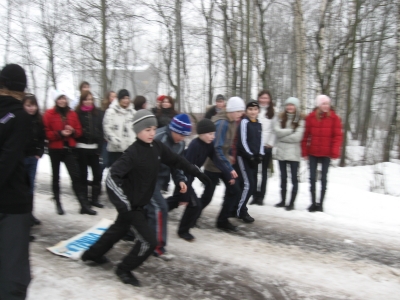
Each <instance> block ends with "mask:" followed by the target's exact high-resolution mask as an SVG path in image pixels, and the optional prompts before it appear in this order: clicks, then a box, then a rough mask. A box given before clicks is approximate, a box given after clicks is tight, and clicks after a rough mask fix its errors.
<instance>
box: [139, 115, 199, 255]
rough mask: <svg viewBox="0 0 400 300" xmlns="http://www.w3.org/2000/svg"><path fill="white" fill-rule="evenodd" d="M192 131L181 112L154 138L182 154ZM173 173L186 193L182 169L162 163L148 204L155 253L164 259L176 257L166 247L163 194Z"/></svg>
mask: <svg viewBox="0 0 400 300" xmlns="http://www.w3.org/2000/svg"><path fill="white" fill-rule="evenodd" d="M191 131H192V124H191V122H190V119H189V116H188V115H186V114H179V115H177V116H175V117H174V118H173V119H172V120H171V122H170V123H169V126H164V127H162V128H159V129H157V133H156V136H155V138H154V139H155V140H156V141H160V142H161V143H163V144H164V145H165V146H167V147H168V148H169V149H170V150H171V151H172V152H174V153H175V154H178V155H180V156H182V155H183V151H184V150H185V142H184V139H185V137H187V136H189V135H190V133H191ZM171 175H172V179H173V180H174V182H175V185H176V186H178V187H179V190H180V192H181V193H186V191H187V186H186V181H187V180H186V177H185V175H184V174H183V173H182V171H181V170H178V169H177V168H174V167H173V168H171V167H169V166H167V165H164V164H162V165H161V167H160V171H159V172H158V178H157V184H156V188H155V190H154V193H153V196H152V197H151V201H150V203H149V204H148V205H147V206H146V210H147V217H148V219H149V223H150V225H151V227H152V228H153V230H154V231H155V232H156V236H157V246H156V249H155V251H154V255H155V256H157V257H159V258H161V259H164V260H171V259H173V257H174V255H173V254H170V253H168V252H167V251H166V249H165V246H166V245H167V219H168V203H167V201H166V200H165V198H164V196H163V195H162V194H161V190H162V188H163V186H165V185H166V184H168V182H169V180H170V177H171Z"/></svg>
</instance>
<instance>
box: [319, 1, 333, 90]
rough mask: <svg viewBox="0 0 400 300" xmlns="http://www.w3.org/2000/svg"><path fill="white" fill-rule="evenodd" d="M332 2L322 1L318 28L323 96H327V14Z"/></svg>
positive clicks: (320, 83)
mask: <svg viewBox="0 0 400 300" xmlns="http://www.w3.org/2000/svg"><path fill="white" fill-rule="evenodd" d="M330 2H331V0H322V1H321V4H320V7H321V9H320V11H321V13H320V21H319V26H318V33H317V45H318V53H317V61H316V63H317V66H316V67H317V76H318V81H319V85H320V92H321V93H322V94H326V92H327V90H326V83H325V78H324V77H325V76H324V74H325V68H326V66H325V61H324V60H325V39H326V37H325V14H326V11H327V10H328V8H329V4H330Z"/></svg>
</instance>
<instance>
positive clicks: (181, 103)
mask: <svg viewBox="0 0 400 300" xmlns="http://www.w3.org/2000/svg"><path fill="white" fill-rule="evenodd" d="M0 16H1V27H0V37H1V39H0V49H1V53H4V54H3V58H2V64H5V63H10V62H15V63H20V64H21V65H23V66H24V67H25V68H26V70H27V73H28V74H29V91H30V92H32V93H35V94H36V95H37V96H38V97H39V99H40V98H45V97H46V96H47V91H48V90H49V89H50V88H55V89H57V87H58V84H59V83H60V82H61V81H62V80H64V79H63V78H65V76H66V74H71V73H73V72H74V71H77V70H91V71H92V72H93V74H96V78H97V79H98V82H99V84H100V85H101V87H102V95H98V96H99V97H103V95H105V94H106V92H107V91H108V90H109V89H116V90H117V89H120V88H123V87H122V86H115V85H114V81H115V74H114V73H113V72H112V70H117V69H128V68H134V67H138V66H143V65H149V66H151V67H152V68H153V69H154V76H158V78H159V89H158V91H156V92H159V93H165V94H170V95H172V96H173V97H174V98H176V103H177V107H178V109H179V110H181V111H185V112H193V111H197V112H199V111H205V107H206V105H208V104H212V102H213V98H214V97H215V95H216V94H219V93H221V94H224V95H226V96H227V97H230V96H235V95H237V96H240V97H242V98H244V99H246V100H249V99H251V98H255V97H256V95H257V91H259V90H261V89H269V90H270V91H271V92H272V95H273V97H274V101H275V102H276V103H277V104H278V106H279V104H280V103H281V102H282V101H284V100H285V99H286V98H288V97H290V96H295V97H298V98H299V99H300V100H301V103H302V108H303V109H304V111H305V112H309V111H311V110H312V109H313V106H314V99H315V96H316V95H317V94H320V93H322V94H327V95H329V96H330V97H331V98H332V102H333V104H334V106H335V109H336V111H337V112H338V114H339V115H340V116H341V118H342V119H343V123H344V128H343V130H344V132H345V133H346V134H345V140H344V141H345V145H347V146H349V147H343V155H342V159H341V161H340V165H341V166H345V165H348V164H352V163H355V162H353V160H352V158H351V155H349V154H348V151H350V150H351V147H352V146H363V147H364V148H363V149H364V150H363V154H362V155H363V157H364V158H363V160H362V161H363V162H364V163H376V162H379V161H389V160H390V159H391V158H392V159H394V158H396V159H397V158H398V157H396V156H398V155H399V154H398V153H400V151H397V149H398V148H399V147H400V139H399V136H400V1H398V0H397V1H396V0H384V1H383V0H321V1H313V0H287V1H286V0H285V1H283V0H281V1H278V0H214V1H213V0H185V1H184V0H147V1H146V0H131V1H127V0H126V1H125V0H120V1H117V0H80V1H74V0H64V1H61V0H52V1H50V0H31V1H26V0H6V1H2V2H1V3H0ZM126 80H131V79H129V78H127V79H126ZM132 93H134V91H132ZM149 100H150V102H152V103H154V99H149ZM393 151H397V152H393Z"/></svg>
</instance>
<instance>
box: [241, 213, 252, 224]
mask: <svg viewBox="0 0 400 300" xmlns="http://www.w3.org/2000/svg"><path fill="white" fill-rule="evenodd" d="M238 219H242V220H243V222H245V223H253V222H254V221H255V219H254V218H253V217H252V216H250V215H249V213H248V212H245V213H243V214H242V215H241V216H239V217H238Z"/></svg>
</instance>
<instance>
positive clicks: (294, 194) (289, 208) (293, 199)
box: [286, 191, 297, 211]
mask: <svg viewBox="0 0 400 300" xmlns="http://www.w3.org/2000/svg"><path fill="white" fill-rule="evenodd" d="M296 196H297V191H292V197H291V198H290V203H289V205H287V206H286V210H287V211H290V210H293V209H294V201H295V200H296Z"/></svg>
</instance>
